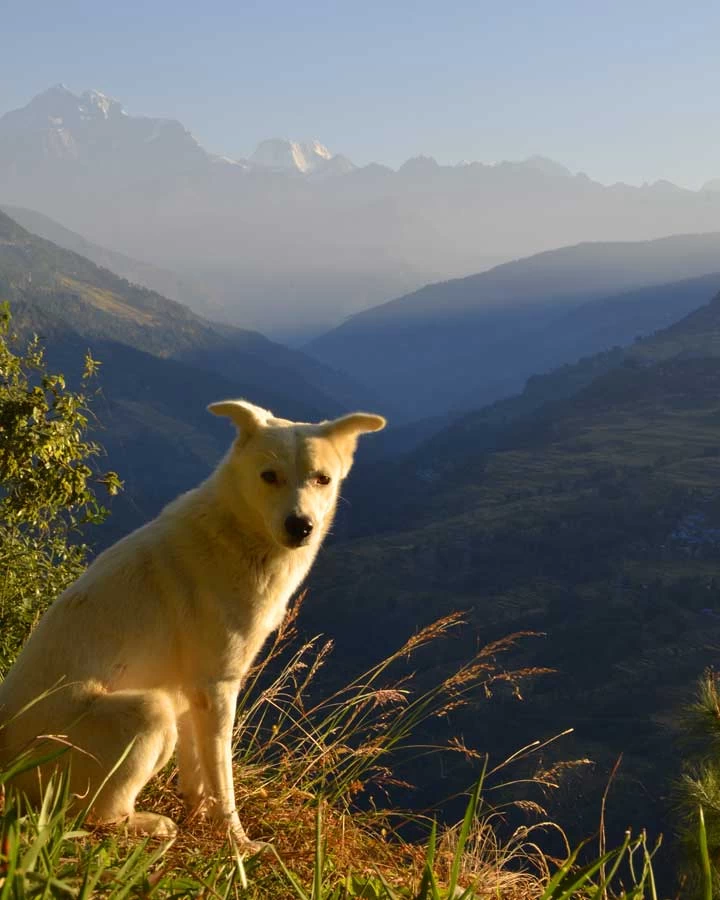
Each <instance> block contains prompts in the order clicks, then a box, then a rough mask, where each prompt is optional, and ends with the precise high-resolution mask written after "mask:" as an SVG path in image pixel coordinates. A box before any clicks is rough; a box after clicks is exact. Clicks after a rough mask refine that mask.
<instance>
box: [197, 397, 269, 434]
mask: <svg viewBox="0 0 720 900" xmlns="http://www.w3.org/2000/svg"><path fill="white" fill-rule="evenodd" d="M208 411H209V412H211V413H212V414H213V415H215V416H226V417H227V418H228V419H231V420H232V421H233V422H234V423H235V425H236V426H237V429H238V431H239V432H240V433H241V435H242V436H243V437H245V438H249V437H250V436H251V435H252V434H255V432H256V431H258V429H260V428H263V427H264V426H265V425H267V422H268V419H272V418H273V414H272V413H271V412H270V411H269V410H267V409H263V408H262V407H261V406H255V404H254V403H248V402H247V400H221V401H220V402H219V403H211V404H210V406H208Z"/></svg>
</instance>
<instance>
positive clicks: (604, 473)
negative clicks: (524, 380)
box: [307, 297, 720, 833]
mask: <svg viewBox="0 0 720 900" xmlns="http://www.w3.org/2000/svg"><path fill="white" fill-rule="evenodd" d="M358 478H359V482H358V484H357V486H356V490H355V491H353V492H352V493H351V494H350V496H349V499H350V502H351V508H352V520H353V527H354V528H355V529H356V533H360V534H365V535H366V536H365V537H357V538H356V539H355V540H352V541H350V542H348V543H346V544H345V545H340V546H336V547H334V548H333V551H332V552H331V553H329V554H328V555H326V556H325V557H324V558H322V559H321V561H320V563H319V567H318V569H317V570H316V573H315V575H314V577H313V582H312V588H311V597H312V602H310V603H309V604H308V606H307V610H308V617H309V620H310V621H309V622H308V623H307V627H308V628H309V629H310V630H312V629H313V628H320V627H321V626H322V625H325V627H328V626H327V623H328V622H332V623H333V626H334V627H333V636H334V637H336V639H337V642H338V645H339V647H340V648H341V650H342V653H343V658H345V659H347V661H348V662H347V665H348V667H350V666H352V665H356V664H360V662H361V661H362V660H363V659H364V658H366V657H367V656H368V655H369V654H370V653H372V654H377V653H378V652H382V650H383V649H385V648H386V647H388V646H390V645H391V644H392V643H393V641H395V640H396V639H397V636H398V635H400V634H404V633H406V632H407V630H408V627H409V624H410V623H413V624H414V625H415V626H416V627H417V626H421V625H423V624H425V623H427V622H428V621H430V620H432V619H433V618H434V617H435V616H437V615H440V614H443V613H446V612H448V611H450V610H465V611H467V615H468V617H469V621H470V623H471V627H470V629H469V631H468V632H467V634H466V638H465V641H466V645H465V649H467V647H469V646H472V645H474V644H475V643H480V644H482V643H485V642H486V641H488V640H491V639H495V638H498V637H500V636H502V635H506V634H508V633H510V632H514V631H518V630H525V629H530V630H533V631H538V632H541V633H542V634H543V637H542V638H538V639H535V640H533V641H531V642H529V643H526V644H525V645H524V649H523V650H522V651H520V652H519V654H518V656H517V657H516V661H522V662H523V663H525V664H533V665H542V666H550V667H554V668H556V669H557V673H556V674H555V675H552V676H544V677H543V678H542V679H540V680H538V681H537V682H536V683H535V684H534V686H533V687H532V689H531V694H530V695H528V696H526V700H525V702H523V703H519V702H517V701H516V700H513V699H510V698H508V699H506V700H503V701H502V702H501V704H500V707H497V706H495V707H494V709H495V712H494V713H492V714H488V713H485V714H483V715H482V716H476V715H473V714H470V715H468V714H465V715H462V714H461V715H458V716H455V717H452V722H451V723H450V728H451V730H452V731H453V733H454V732H455V731H457V730H458V729H459V730H460V731H461V732H462V734H463V736H464V739H465V740H466V741H468V743H470V744H473V745H478V746H487V741H488V737H487V736H488V734H492V746H493V748H494V752H495V753H496V754H498V755H499V756H500V757H502V754H503V753H504V752H508V753H509V752H511V751H513V750H514V749H515V748H517V747H519V746H522V745H523V744H525V743H527V742H528V741H531V740H533V739H536V738H545V737H548V736H549V735H550V734H552V733H555V732H559V731H561V730H563V729H565V728H570V727H572V728H575V729H576V731H575V736H574V738H573V739H572V740H570V741H568V742H567V743H566V744H565V745H564V746H562V745H558V746H557V747H556V748H555V751H553V752H556V753H557V754H558V755H560V756H563V755H568V754H570V755H579V756H583V757H588V758H590V759H592V760H594V761H595V762H596V766H595V768H594V770H593V775H592V776H591V777H590V781H591V782H593V781H594V784H595V789H594V791H593V790H590V789H589V788H588V782H584V786H583V795H582V796H583V799H582V802H581V803H578V800H577V797H574V796H573V795H572V794H570V795H568V796H566V797H565V800H564V803H565V806H566V809H565V813H566V814H567V815H569V816H570V818H573V817H574V818H575V819H576V821H577V822H578V823H580V825H581V827H579V830H578V833H581V832H582V831H583V829H585V831H587V829H588V828H591V827H592V823H593V821H596V817H597V810H598V808H599V802H600V796H601V793H602V790H603V788H604V785H605V783H606V779H607V777H608V773H609V771H610V769H611V768H612V765H613V764H614V762H615V760H616V759H617V758H618V756H619V755H620V754H624V761H623V764H622V767H621V774H620V777H619V781H618V783H617V784H616V786H615V788H614V789H613V797H614V800H613V803H612V807H611V814H610V818H611V820H612V821H613V822H614V823H615V825H616V826H617V827H618V828H619V829H622V828H623V827H625V826H626V825H627V824H629V823H631V822H634V823H637V822H640V821H642V822H643V823H645V824H646V825H648V826H651V827H656V828H658V829H660V828H662V829H663V830H665V831H667V830H668V829H670V828H671V827H672V819H671V816H670V806H669V800H668V792H669V788H670V783H671V779H672V777H673V775H674V774H676V773H677V770H678V765H679V758H678V755H677V753H676V751H675V735H674V733H673V730H672V722H673V717H674V715H675V713H676V711H677V708H678V706H679V704H681V703H682V702H684V701H685V700H687V698H688V697H689V695H690V692H691V690H692V688H693V686H694V683H695V680H696V678H697V677H698V676H699V675H700V674H701V672H702V670H703V667H704V666H705V665H710V664H712V663H713V662H715V661H716V658H717V647H718V646H720V578H719V577H718V561H719V560H720V491H719V490H718V484H719V483H720V297H718V298H716V299H715V300H713V301H712V302H711V303H710V304H708V305H706V306H704V307H702V308H701V309H700V310H698V311H697V312H695V313H694V314H691V315H690V316H688V317H687V318H685V319H683V320H682V321H681V322H679V323H677V324H676V325H674V326H672V327H670V328H668V329H666V330H664V331H661V332H659V333H658V334H656V335H654V336H653V337H651V338H648V339H646V340H643V341H639V342H637V343H635V344H634V345H632V346H631V347H630V348H628V349H627V350H624V351H623V350H620V349H617V350H615V351H613V352H611V353H606V354H602V355H601V356H598V357H592V358H588V359H585V360H583V361H581V362H580V363H578V364H577V365H575V366H567V367H564V368H563V369H560V370H558V371H556V372H554V373H552V374H551V375H548V376H546V377H544V378H536V379H533V380H532V381H531V383H530V384H529V385H528V388H527V390H526V391H525V393H524V394H522V395H520V396H519V397H517V398H515V399H513V400H509V401H505V402H503V403H498V404H496V405H495V406H494V407H490V408H488V409H487V410H484V411H481V412H479V413H476V414H473V415H470V416H468V417H467V418H465V419H463V420H461V421H459V422H458V423H456V424H455V425H452V426H450V427H449V428H448V429H446V430H445V431H443V432H441V433H440V434H438V435H437V436H435V437H434V438H432V439H431V440H430V441H428V442H426V443H425V444H423V445H422V446H421V447H420V448H418V450H416V451H415V452H414V453H412V454H410V455H409V456H406V457H404V458H402V459H401V460H399V461H397V462H396V463H394V464H390V463H385V464H382V465H375V466H373V467H371V468H370V469H368V470H365V472H364V473H363V474H362V476H361V475H359V476H358ZM371 507H372V512H371V511H370V510H371ZM340 582H342V584H343V585H344V588H343V594H342V604H341V606H340V607H339V606H338V596H337V584H338V583H340ZM461 652H462V649H461V645H458V646H457V647H456V648H455V649H453V650H452V651H451V653H450V655H449V656H448V657H447V658H445V659H441V658H435V659H434V660H428V662H429V663H430V664H431V665H435V666H438V667H440V668H442V667H443V666H444V665H445V664H446V663H448V662H449V660H450V659H451V658H452V656H453V655H454V654H459V653H461ZM439 730H442V729H441V728H440V729H439ZM446 793H447V792H446Z"/></svg>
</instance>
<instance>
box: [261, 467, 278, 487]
mask: <svg viewBox="0 0 720 900" xmlns="http://www.w3.org/2000/svg"><path fill="white" fill-rule="evenodd" d="M260 477H261V478H262V480H263V481H264V482H265V484H277V482H278V477H277V472H274V471H273V470H272V469H266V471H264V472H261V473H260Z"/></svg>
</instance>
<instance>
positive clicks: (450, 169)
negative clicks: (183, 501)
mask: <svg viewBox="0 0 720 900" xmlns="http://www.w3.org/2000/svg"><path fill="white" fill-rule="evenodd" d="M708 187H709V188H712V187H713V186H712V185H709V186H708ZM0 203H3V204H8V205H14V206H21V207H25V208H30V209H34V210H37V211H39V212H41V213H44V214H45V215H49V216H50V217H52V218H54V219H56V220H57V221H59V222H62V223H63V225H65V226H66V227H68V228H69V229H71V230H73V231H75V232H77V233H79V234H80V235H82V236H83V237H84V238H85V239H86V240H89V241H91V242H92V243H94V244H99V245H101V246H105V247H109V248H111V249H112V250H114V251H116V252H120V253H122V254H124V255H126V256H129V257H131V258H133V259H138V260H141V261H143V262H144V263H151V264H152V265H153V266H155V267H157V268H160V269H163V270H166V271H170V272H173V273H175V276H176V277H178V278H179V279H180V280H181V281H182V282H183V283H187V284H198V283H199V284H202V285H203V294H204V296H203V298H202V303H203V305H202V307H200V309H201V311H202V312H203V313H207V312H208V310H210V314H211V315H212V316H213V317H215V318H218V317H222V318H225V319H228V320H230V321H233V322H235V323H237V324H240V325H242V326H244V327H252V328H261V329H262V330H267V331H269V332H270V333H272V334H275V335H278V336H283V337H288V338H290V337H292V338H293V340H295V341H300V339H301V338H302V336H303V335H304V336H308V337H309V336H312V335H317V334H319V333H320V332H322V331H325V330H327V329H328V328H329V327H331V326H333V325H337V324H339V323H340V322H341V321H342V320H343V319H344V318H346V317H347V316H349V315H352V314H353V313H357V312H359V311H361V310H363V309H367V308H369V307H371V306H373V305H377V304H378V303H381V302H383V301H385V300H387V299H388V298H389V297H393V296H395V297H397V296H400V295H402V294H405V293H408V292H410V291H412V290H415V289H417V288H419V287H421V286H422V285H423V284H426V283H428V282H432V281H439V280H441V279H448V278H455V277H459V276H465V275H470V274H472V273H478V272H480V271H482V270H484V269H487V268H490V267H491V266H493V265H494V264H497V263H498V262H503V261H506V260H508V259H513V258H517V257H521V256H527V255H529V254H532V253H537V252H540V251H543V250H548V249H552V248H557V247H561V246H564V245H570V244H575V243H577V242H578V241H598V240H601V241H610V240H618V241H625V240H645V239H650V238H658V237H662V236H665V235H668V234H673V233H682V232H703V231H717V230H720V193H718V192H717V191H715V190H710V189H708V190H703V191H699V192H693V191H687V190H683V189H681V188H678V187H676V186H674V185H671V184H669V183H667V182H658V183H656V184H653V185H646V186H643V187H641V188H636V187H630V186H628V185H621V184H619V185H613V186H610V187H605V186H603V185H601V184H598V183H597V182H595V181H592V180H591V179H590V178H588V177H587V176H586V175H583V174H572V173H570V172H569V171H568V170H567V169H566V168H565V167H563V166H562V165H560V164H559V163H556V162H555V161H553V160H548V159H545V158H543V157H531V158H530V159H528V160H525V161H522V162H501V163H498V164H493V165H488V164H483V163H479V162H471V163H465V164H461V165H457V166H441V165H438V164H437V162H435V161H434V160H433V159H431V158H429V157H423V156H418V157H416V158H415V159H411V160H408V161H407V162H406V163H405V164H404V165H403V166H401V167H400V168H399V169H398V170H397V171H393V170H392V169H390V168H388V167H386V166H382V165H378V164H373V165H369V166H364V167H357V166H355V165H353V163H352V162H351V161H350V160H349V159H348V158H347V157H345V156H343V155H342V154H333V153H332V152H331V151H329V150H328V149H327V148H326V147H324V146H323V145H322V144H320V143H319V142H318V141H309V142H298V141H294V140H285V139H272V140H268V141H264V142H263V143H261V145H260V146H259V147H258V148H257V150H256V151H255V152H254V153H253V154H251V156H250V157H249V158H248V159H240V160H239V159H229V158H227V157H222V156H217V155H214V154H211V153H208V152H207V151H206V150H204V149H203V148H202V147H201V146H200V145H199V144H198V142H197V141H196V140H195V138H194V137H193V136H192V134H191V133H190V132H189V131H188V130H187V128H186V127H185V126H184V125H183V124H181V123H179V122H177V121H174V120H171V119H162V118H152V117H139V116H133V115H129V114H127V113H126V112H125V110H124V109H123V108H122V106H121V105H120V104H119V103H118V102H117V101H114V100H111V99H109V98H108V97H107V96H105V95H104V94H102V93H100V92H98V91H86V92H85V93H83V94H79V95H78V94H74V93H73V92H71V91H69V90H68V89H67V88H65V87H63V86H56V87H54V88H51V89H49V90H48V91H46V92H44V93H43V94H41V95H39V96H38V97H36V98H34V99H33V100H32V101H31V102H30V103H29V104H28V105H27V106H25V107H23V108H22V109H18V110H14V111H11V112H8V113H6V114H5V115H4V116H2V117H1V118H0Z"/></svg>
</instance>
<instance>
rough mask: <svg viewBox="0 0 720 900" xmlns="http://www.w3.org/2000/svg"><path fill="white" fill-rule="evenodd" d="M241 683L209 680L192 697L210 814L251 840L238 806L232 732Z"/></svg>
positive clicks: (239, 836) (244, 839)
mask: <svg viewBox="0 0 720 900" xmlns="http://www.w3.org/2000/svg"><path fill="white" fill-rule="evenodd" d="M238 688H239V685H238V683H237V682H235V681H219V682H212V683H208V684H206V685H205V686H204V687H203V688H201V689H200V690H198V691H197V692H196V694H195V696H194V697H193V702H192V716H193V721H194V724H195V735H196V738H197V749H198V753H199V756H200V761H201V765H202V768H203V771H204V773H205V776H206V778H207V784H206V788H207V792H208V795H209V796H208V800H209V803H210V808H209V813H210V816H211V817H212V818H213V819H214V820H215V821H217V822H221V823H223V824H226V825H227V827H228V828H229V830H230V831H231V833H232V834H233V836H234V837H235V838H236V839H237V840H238V841H240V842H241V843H249V840H248V837H247V835H246V834H245V831H244V829H243V827H242V825H241V824H240V817H239V816H238V812H237V808H236V806H235V786H234V784H233V771H232V732H233V723H234V720H235V707H236V704H237V693H238Z"/></svg>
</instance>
